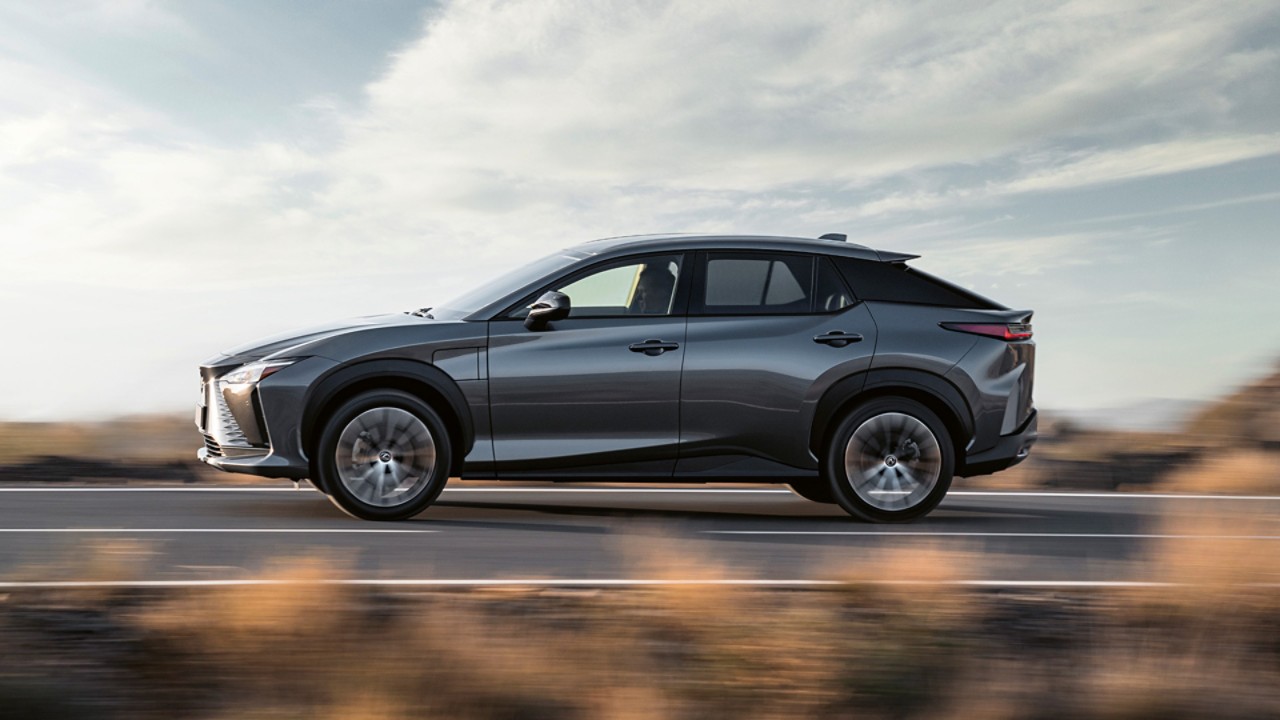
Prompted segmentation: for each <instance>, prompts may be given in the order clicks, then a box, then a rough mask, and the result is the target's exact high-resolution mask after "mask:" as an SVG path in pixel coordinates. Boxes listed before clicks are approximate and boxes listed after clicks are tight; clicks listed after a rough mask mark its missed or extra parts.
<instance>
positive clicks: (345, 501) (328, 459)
mask: <svg viewBox="0 0 1280 720" xmlns="http://www.w3.org/2000/svg"><path fill="white" fill-rule="evenodd" d="M384 420H385V422H383V421H384ZM415 420H416V421H417V422H414V421H415ZM368 423H372V424H368ZM374 425H376V427H374ZM402 426H403V428H402ZM449 440H450V438H449V432H448V429H447V428H446V427H445V424H444V421H443V420H441V419H440V415H439V414H437V413H436V411H435V410H433V409H432V408H431V406H430V405H428V404H426V403H425V402H423V401H422V400H421V399H419V398H417V397H414V396H413V395H410V394H408V393H405V392H401V391H399V390H372V391H369V392H366V393H361V394H360V395H357V396H355V397H353V398H351V399H350V400H348V401H346V402H344V403H343V404H342V405H341V406H340V407H339V408H338V409H337V410H335V411H334V412H332V413H331V414H330V415H329V417H328V419H327V420H326V421H325V424H324V429H323V430H321V432H320V439H319V442H318V443H317V444H316V448H317V449H316V469H317V471H318V473H319V475H320V478H319V479H320V482H319V485H320V486H321V487H323V488H324V490H325V491H326V493H327V494H328V496H329V499H330V500H332V501H333V504H334V505H337V506H338V507H339V508H340V509H341V510H342V511H343V512H345V513H347V514H348V515H351V516H353V517H357V518H360V519H362V520H405V519H408V518H411V517H413V516H414V515H417V514H418V513H420V512H422V511H423V510H425V509H427V506H429V505H430V504H431V503H432V502H435V499H436V498H437V497H439V496H440V492H441V491H442V490H444V486H445V483H447V482H448V481H449V468H450V467H452V461H453V453H452V451H451V447H452V446H451V444H450V441H449ZM362 470H363V471H364V472H363V473H361V471H362ZM356 475H363V477H360V478H358V477H356ZM402 478H403V479H402ZM388 481H390V482H394V483H395V485H394V486H392V487H390V488H387V487H386V486H387V483H388ZM406 482H409V483H411V485H409V486H408V487H403V486H404V484H405V483H406Z"/></svg>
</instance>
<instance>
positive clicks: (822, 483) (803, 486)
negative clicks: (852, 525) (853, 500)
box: [787, 479, 836, 505]
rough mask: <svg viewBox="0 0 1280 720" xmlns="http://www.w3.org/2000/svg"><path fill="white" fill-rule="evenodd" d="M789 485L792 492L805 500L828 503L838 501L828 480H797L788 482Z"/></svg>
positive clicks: (832, 503)
mask: <svg viewBox="0 0 1280 720" xmlns="http://www.w3.org/2000/svg"><path fill="white" fill-rule="evenodd" d="M787 487H789V488H791V492H793V493H795V494H797V495H799V496H800V497H802V498H804V499H805V500H811V501H813V502H816V503H825V504H827V505H835V503H836V499H835V498H834V497H832V495H831V485H830V484H828V483H827V481H826V480H821V479H820V480H797V481H796V482H793V483H787Z"/></svg>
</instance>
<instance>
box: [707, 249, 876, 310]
mask: <svg viewBox="0 0 1280 720" xmlns="http://www.w3.org/2000/svg"><path fill="white" fill-rule="evenodd" d="M712 255H731V256H735V257H757V258H759V257H770V256H773V257H777V256H789V257H806V258H809V260H810V263H809V293H808V294H809V310H808V312H707V306H706V293H707V285H706V275H707V263H708V261H709V260H710V259H711V256H712ZM823 262H825V263H828V264H829V265H830V267H831V272H832V273H833V275H832V277H834V278H835V279H836V281H837V282H839V283H840V285H841V286H842V287H843V288H844V289H845V292H847V293H849V299H850V300H852V301H853V302H851V303H850V304H849V305H846V306H845V307H842V308H839V309H837V310H818V309H817V308H816V307H815V304H816V303H817V301H818V299H817V293H816V290H817V287H818V266H819V265H820V264H821V263H823ZM686 274H687V275H689V276H690V280H691V285H692V288H690V293H689V306H688V314H689V317H726V318H728V317H808V316H821V315H838V314H840V313H842V312H846V311H848V310H849V309H850V308H853V307H856V306H858V305H859V304H861V303H862V300H861V299H860V298H858V296H857V295H855V294H854V293H853V291H852V290H850V289H849V283H847V282H845V279H844V274H843V273H841V272H840V270H839V268H837V267H835V263H833V262H832V261H831V257H830V256H829V255H827V254H825V253H811V252H796V251H790V250H755V249H735V248H716V249H714V250H698V251H697V253H696V255H695V257H694V262H693V272H691V273H686ZM772 275H773V273H772V272H770V273H769V275H768V276H766V277H765V295H768V292H769V282H770V280H771V277H772ZM744 307H751V306H744ZM761 307H765V306H761Z"/></svg>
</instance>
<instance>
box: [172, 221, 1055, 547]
mask: <svg viewBox="0 0 1280 720" xmlns="http://www.w3.org/2000/svg"><path fill="white" fill-rule="evenodd" d="M914 257H916V256H914V255H904V254H901V253H893V252H885V251H878V250H872V249H870V248H867V247H863V246H860V245H855V244H852V243H849V242H846V241H845V237H844V236H843V235H837V234H831V235H824V236H823V237H822V238H819V239H810V238H787V237H749V236H746V237H744V236H703V235H662V236H637V237H623V238H612V239H608V240H598V241H595V242H590V243H586V244H583V245H579V246H577V247H574V248H570V249H568V250H565V251H563V252H560V253H557V254H555V255H551V256H549V257H546V258H543V259H541V260H538V261H536V262H533V263H531V264H528V265H526V266H524V267H521V268H519V269H518V270H516V271H514V272H512V273H510V274H507V275H504V276H502V277H499V278H496V279H494V280H492V281H490V282H487V283H485V284H484V285H482V286H481V287H479V288H476V289H475V290H473V291H471V292H468V293H466V294H464V295H462V296H461V297H458V298H455V299H454V300H452V301H450V302H447V303H444V304H443V305H440V306H437V307H433V308H427V309H423V310H419V311H416V312H410V313H402V314H394V315H380V316H373V317H366V318H360V319H357V320H352V321H347V322H343V323H338V324H334V325H331V326H327V327H321V328H315V329H312V330H309V331H306V332H302V333H296V334H291V335H288V336H284V337H279V338H273V339H269V340H264V341H260V342H257V343H253V344H250V345H247V346H244V347H240V348H236V349H233V350H230V351H228V352H226V353H225V354H222V355H218V356H216V357H214V358H212V359H210V360H209V361H208V362H206V363H204V364H203V365H202V366H201V368H200V377H201V392H200V403H199V406H198V408H197V412H196V424H197V425H198V426H199V428H200V431H201V432H202V433H203V434H204V438H205V446H204V448H202V449H201V450H200V451H199V457H200V459H201V460H203V461H204V462H206V463H208V464H210V465H212V466H214V467H217V468H220V469H222V470H227V471H231V472H243V473H252V474H255V475H262V476H266V477H285V478H293V479H295V480H296V479H302V478H309V479H310V480H311V482H312V483H313V484H314V485H315V486H316V487H317V488H318V489H319V490H321V491H322V492H324V493H325V494H327V495H328V496H329V497H330V498H331V499H332V500H333V502H334V503H335V504H336V505H337V506H338V507H339V508H341V509H342V510H344V511H346V512H348V513H350V514H351V515H354V516H356V517H359V518H365V519H369V520H398V519H403V518H408V517H411V516H413V515H415V514H417V513H419V512H421V511H422V510H424V509H425V508H426V507H427V506H428V505H430V504H431V503H432V501H434V500H435V499H436V497H437V496H438V495H439V494H440V491H441V490H442V489H443V488H444V485H445V483H446V482H447V481H448V479H449V478H450V477H463V478H491V479H499V478H500V479H503V480H525V479H539V480H562V481H570V480H578V481H610V482H615V481H640V482H694V483H704V482H768V483H786V484H788V485H789V486H790V487H791V488H792V489H793V490H795V492H796V493H798V494H799V495H802V496H803V497H805V498H808V499H810V500H814V501H817V502H825V503H838V504H839V505H840V507H842V508H844V509H845V510H846V511H848V512H849V513H850V514H852V515H853V516H855V517H858V518H861V519H863V520H869V521H879V522H894V521H908V520H913V519H916V518H919V517H922V516H924V515H925V514H927V513H928V512H929V511H930V510H932V509H933V508H934V507H936V506H937V505H938V503H939V502H940V501H941V500H942V498H943V496H944V495H946V493H947V490H948V488H949V487H950V486H951V479H952V476H953V475H959V476H972V475H982V474H986V473H992V472H995V471H998V470H1002V469H1004V468H1007V467H1009V466H1011V465H1013V464H1015V463H1017V462H1019V461H1021V460H1022V459H1023V458H1025V457H1026V456H1027V453H1028V451H1029V449H1030V448H1031V445H1032V444H1033V443H1034V442H1035V439H1036V410H1035V407H1034V404H1033V402H1032V399H1031V386H1032V375H1033V369H1034V362H1035V344H1034V343H1033V342H1032V341H1031V326H1030V324H1029V322H1030V320H1031V312H1030V311H1027V310H1010V309H1008V308H1006V307H1004V306H1002V305H1000V304H998V303H995V302H992V301H991V300H988V299H986V298H983V297H980V296H978V295H975V294H973V293H971V292H969V291H967V290H965V289H962V288H960V287H957V286H955V285H952V284H950V283H948V282H945V281H943V280H940V279H938V278H936V277H933V276H930V275H928V274H926V273H923V272H920V271H918V270H915V269H913V268H911V267H909V266H908V265H907V264H906V262H907V261H908V260H911V259H913V258H914Z"/></svg>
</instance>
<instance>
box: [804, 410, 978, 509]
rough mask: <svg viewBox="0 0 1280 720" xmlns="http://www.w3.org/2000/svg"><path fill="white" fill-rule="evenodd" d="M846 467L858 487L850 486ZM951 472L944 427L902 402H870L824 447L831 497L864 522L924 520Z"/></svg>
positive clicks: (943, 493) (847, 419) (951, 455)
mask: <svg viewBox="0 0 1280 720" xmlns="http://www.w3.org/2000/svg"><path fill="white" fill-rule="evenodd" d="M855 434H857V436H858V437H857V439H856V440H855V438H854V436H855ZM882 456H883V457H882ZM899 456H901V459H899ZM847 466H852V467H853V468H854V470H855V474H857V475H858V476H859V480H858V482H851V481H850V479H849V472H848V469H847ZM954 470H955V446H954V445H953V443H952V440H951V436H950V434H949V433H948V432H947V428H946V425H944V424H943V423H942V421H941V420H940V419H939V418H938V416H937V414H936V413H934V412H933V411H932V410H930V409H929V408H927V407H925V406H924V405H922V404H921V403H918V402H916V401H915V400H910V399H907V398H901V397H882V398H875V399H873V400H869V401H867V402H865V403H863V404H861V405H859V406H857V407H855V408H854V409H853V410H852V411H850V412H849V413H848V414H847V415H846V416H845V418H844V420H842V421H841V422H840V424H839V425H838V426H837V427H836V431H835V433H833V434H832V436H831V440H830V441H829V442H828V443H827V448H826V453H825V458H824V462H823V474H824V475H825V476H826V479H827V482H828V488H829V489H830V491H831V494H832V497H834V498H835V500H836V502H837V503H838V504H839V505H840V507H842V508H844V510H845V512H847V513H849V514H850V515H852V516H854V517H856V518H858V519H860V520H865V521H868V522H885V523H889V522H910V521H912V520H917V519H919V518H922V517H924V516H925V515H928V514H929V513H930V512H931V511H932V510H933V509H934V508H935V507H937V506H938V503H940V502H942V498H944V497H945V496H946V494H947V491H948V490H949V489H950V488H951V476H952V473H953V472H954Z"/></svg>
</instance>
